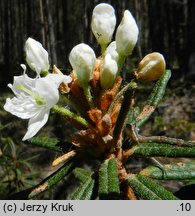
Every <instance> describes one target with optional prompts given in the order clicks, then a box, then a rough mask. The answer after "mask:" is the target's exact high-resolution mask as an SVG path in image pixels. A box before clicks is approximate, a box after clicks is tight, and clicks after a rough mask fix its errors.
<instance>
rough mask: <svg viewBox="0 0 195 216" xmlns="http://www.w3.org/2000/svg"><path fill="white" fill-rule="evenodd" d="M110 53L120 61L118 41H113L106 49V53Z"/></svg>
mask: <svg viewBox="0 0 195 216" xmlns="http://www.w3.org/2000/svg"><path fill="white" fill-rule="evenodd" d="M106 54H110V55H111V57H112V59H114V60H115V61H116V62H117V61H118V52H117V51H116V41H112V43H110V44H109V46H108V47H107V49H106V52H105V55H106Z"/></svg>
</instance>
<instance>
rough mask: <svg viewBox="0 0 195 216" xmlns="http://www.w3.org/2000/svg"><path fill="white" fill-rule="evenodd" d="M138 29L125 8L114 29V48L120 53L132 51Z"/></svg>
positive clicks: (125, 54)
mask: <svg viewBox="0 0 195 216" xmlns="http://www.w3.org/2000/svg"><path fill="white" fill-rule="evenodd" d="M138 34H139V30H138V27H137V24H136V22H135V19H134V18H133V16H132V14H131V13H130V12H129V11H128V10H126V11H125V12H124V16H123V18H122V21H121V23H120V25H119V26H118V28H117V31H116V48H117V51H118V53H119V54H120V55H123V56H128V55H130V54H131V53H132V51H133V49H134V47H135V45H136V43H137V39H138Z"/></svg>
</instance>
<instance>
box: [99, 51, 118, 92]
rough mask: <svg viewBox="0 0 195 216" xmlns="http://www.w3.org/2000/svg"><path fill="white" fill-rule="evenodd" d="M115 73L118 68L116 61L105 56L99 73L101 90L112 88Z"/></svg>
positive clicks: (108, 55) (109, 56)
mask: <svg viewBox="0 0 195 216" xmlns="http://www.w3.org/2000/svg"><path fill="white" fill-rule="evenodd" d="M117 71H118V66H117V63H116V61H115V60H113V59H112V58H111V55H110V54H107V55H106V56H105V58H104V61H103V63H102V66H101V71H100V84H101V86H102V88H103V89H108V88H112V86H113V84H114V81H115V79H116V74H117Z"/></svg>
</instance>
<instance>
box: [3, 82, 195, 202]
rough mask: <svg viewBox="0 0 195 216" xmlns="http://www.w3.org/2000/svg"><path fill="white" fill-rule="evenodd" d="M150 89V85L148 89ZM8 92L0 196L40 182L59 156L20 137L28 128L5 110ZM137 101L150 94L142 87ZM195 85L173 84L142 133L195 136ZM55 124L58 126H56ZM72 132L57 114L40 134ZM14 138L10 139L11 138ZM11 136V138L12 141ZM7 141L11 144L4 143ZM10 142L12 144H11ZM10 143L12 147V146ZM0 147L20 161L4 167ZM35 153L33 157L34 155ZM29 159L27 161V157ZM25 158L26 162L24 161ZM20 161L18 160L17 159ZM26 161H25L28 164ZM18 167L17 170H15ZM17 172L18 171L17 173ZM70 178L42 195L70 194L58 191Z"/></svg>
mask: <svg viewBox="0 0 195 216" xmlns="http://www.w3.org/2000/svg"><path fill="white" fill-rule="evenodd" d="M149 90H150V89H148V92H149ZM7 95H8V93H5V94H3V96H1V98H0V106H1V107H0V132H1V135H0V139H1V143H0V177H1V176H3V179H4V182H1V183H0V199H1V198H3V194H9V193H11V192H13V191H19V190H24V189H25V188H28V187H30V186H31V185H34V184H35V183H38V182H39V181H40V180H41V179H43V178H44V177H45V176H47V175H49V174H50V173H52V172H53V171H54V170H53V168H52V167H51V162H52V161H53V159H54V158H55V157H56V156H57V154H56V153H53V152H51V151H49V150H45V149H43V148H40V147H34V146H32V145H30V144H28V143H23V142H21V139H22V137H23V135H24V133H25V131H26V127H27V122H25V121H21V120H20V119H18V118H16V117H14V116H12V115H10V114H8V113H6V112H5V111H4V110H3V104H4V102H5V98H6V97H7ZM139 95H140V96H139V98H138V101H137V102H140V101H141V100H142V98H143V97H147V90H145V89H144V87H143V88H141V89H140V94H139ZM194 100H195V85H193V84H190V85H189V86H188V84H185V85H182V86H180V87H176V88H175V87H173V88H172V87H171V88H169V89H167V92H166V96H165V97H164V99H163V101H162V102H161V104H160V106H159V107H158V108H157V110H156V111H155V113H154V114H153V115H152V117H151V119H150V120H149V122H148V123H147V124H146V125H145V126H144V127H143V128H142V129H141V131H140V133H141V134H142V135H145V136H149V135H163V136H169V137H176V138H182V139H185V140H195V102H194ZM54 125H55V126H54ZM72 132H73V129H72V128H70V125H69V124H67V123H66V124H65V126H64V122H63V121H62V120H60V119H59V118H57V117H54V116H51V118H50V120H49V122H48V123H47V125H46V126H45V127H44V128H43V129H42V130H41V132H40V133H39V135H40V136H41V135H43V136H50V137H55V136H56V135H57V136H58V138H63V137H66V135H68V134H70V133H72ZM10 138H11V139H10ZM10 140H11V141H10ZM3 142H5V143H6V144H7V145H6V146H9V147H5V146H3ZM10 143H11V144H10ZM10 146H11V147H10ZM1 150H5V152H6V154H7V155H9V158H10V159H12V160H13V158H15V159H14V160H15V161H17V165H16V166H14V165H13V164H14V162H13V161H12V162H9V160H8V162H6V163H7V165H9V166H10V167H9V169H10V170H9V169H8V168H6V169H5V167H3V166H4V165H5V163H4V162H5V161H4V162H3V161H2V154H1ZM33 157H34V158H33ZM26 160H27V161H26ZM158 160H159V161H160V162H161V163H162V164H166V163H169V162H173V161H177V162H180V161H183V160H188V159H181V158H179V159H172V158H171V159H170V158H166V159H162V158H158ZM24 161H26V162H24ZM18 162H19V163H18ZM25 163H26V164H25ZM151 163H152V162H151V161H150V160H149V159H146V160H144V161H143V160H142V159H132V160H131V161H130V162H129V163H128V165H127V168H128V170H129V171H131V172H137V171H139V170H140V169H142V168H144V167H145V166H147V165H149V164H151ZM14 169H17V172H18V173H17V172H16V171H14ZM16 173H17V174H16ZM67 184H68V181H65V182H63V183H61V184H60V185H59V187H57V188H56V190H51V191H49V192H47V193H46V194H45V195H41V197H40V198H42V199H48V198H50V199H52V198H53V199H64V198H65V197H67V190H65V192H64V193H61V192H60V193H59V191H61V190H62V189H64V187H66V188H67ZM163 184H164V185H165V186H166V187H167V188H169V189H170V190H171V191H173V192H175V191H177V190H178V189H179V188H180V187H181V186H182V185H184V184H185V183H184V182H173V181H172V182H169V183H167V182H164V183H163ZM72 188H74V185H69V190H72Z"/></svg>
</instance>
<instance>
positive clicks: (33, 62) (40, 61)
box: [25, 38, 49, 73]
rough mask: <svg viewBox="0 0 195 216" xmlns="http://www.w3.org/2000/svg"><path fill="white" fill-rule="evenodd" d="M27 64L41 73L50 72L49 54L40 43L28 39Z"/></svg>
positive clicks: (26, 48) (26, 49)
mask: <svg viewBox="0 0 195 216" xmlns="http://www.w3.org/2000/svg"><path fill="white" fill-rule="evenodd" d="M25 52H26V62H27V63H28V65H29V67H30V68H31V69H32V70H34V71H36V72H37V73H40V72H41V71H48V70H49V59H48V52H47V51H46V50H45V49H44V48H43V46H42V44H41V43H39V42H38V41H36V40H34V39H32V38H28V39H27V41H26V43H25Z"/></svg>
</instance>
